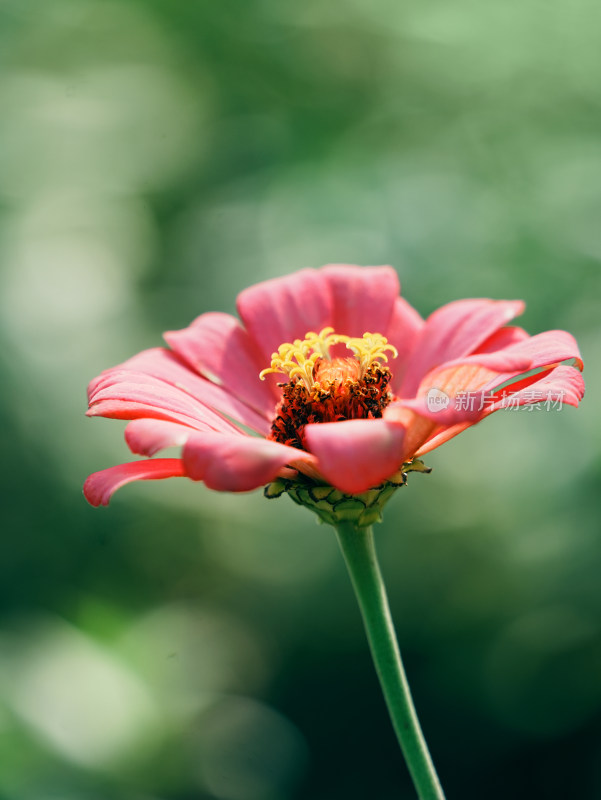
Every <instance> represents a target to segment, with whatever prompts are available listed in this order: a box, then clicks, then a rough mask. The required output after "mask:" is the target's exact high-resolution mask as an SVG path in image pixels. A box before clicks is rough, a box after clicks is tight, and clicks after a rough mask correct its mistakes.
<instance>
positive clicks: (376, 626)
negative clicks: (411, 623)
mask: <svg viewBox="0 0 601 800" xmlns="http://www.w3.org/2000/svg"><path fill="white" fill-rule="evenodd" d="M336 532H337V534H338V542H339V544H340V548H341V550H342V554H343V556H344V560H345V561H346V565H347V567H348V571H349V574H350V576H351V581H352V583H353V587H354V589H355V594H356V596H357V600H358V602H359V608H360V609H361V614H362V616H363V622H364V624H365V630H366V632H367V638H368V640H369V646H370V649H371V654H372V658H373V660H374V664H375V666H376V671H377V673H378V677H379V679H380V685H381V687H382V691H383V692H384V698H385V700H386V705H387V706H388V712H389V714H390V717H391V719H392V724H393V726H394V729H395V731H396V735H397V738H398V740H399V744H400V745H401V750H402V751H403V755H404V756H405V761H406V762H407V766H408V767H409V772H410V773H411V777H412V778H413V783H414V784H415V788H416V789H417V793H418V796H419V798H420V800H444V794H443V791H442V787H441V785H440V782H439V780H438V776H437V775H436V770H435V769H434V764H433V763H432V759H431V757H430V753H429V752H428V746H427V744H426V741H425V739H424V735H423V733H422V729H421V727H420V724H419V720H418V718H417V714H416V713H415V707H414V705H413V700H412V699H411V691H410V690H409V684H408V683H407V677H406V675H405V670H404V669H403V662H402V661H401V654H400V652H399V647H398V644H397V641H396V635H395V631H394V624H393V622H392V617H391V616H390V608H389V606H388V598H387V596H386V589H385V587H384V581H383V579H382V574H381V572H380V567H379V565H378V559H377V556H376V549H375V544H374V535H373V530H372V529H371V527H369V528H356V527H355V526H354V525H353V524H352V523H344V522H342V523H339V524H338V525H337V526H336Z"/></svg>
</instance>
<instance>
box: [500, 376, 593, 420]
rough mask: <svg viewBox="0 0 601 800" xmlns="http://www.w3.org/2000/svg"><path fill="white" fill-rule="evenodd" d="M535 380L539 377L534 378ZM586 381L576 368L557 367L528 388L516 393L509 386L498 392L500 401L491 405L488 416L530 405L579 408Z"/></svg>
mask: <svg viewBox="0 0 601 800" xmlns="http://www.w3.org/2000/svg"><path fill="white" fill-rule="evenodd" d="M532 377H534V378H536V377H539V376H532ZM584 388H585V387H584V379H583V377H582V375H581V374H580V372H579V371H578V370H577V369H576V368H575V367H569V366H565V365H561V366H559V367H555V369H553V370H552V371H551V372H550V373H548V374H547V373H544V377H541V378H540V379H539V380H534V381H532V382H531V383H529V384H528V385H527V386H526V387H524V388H520V389H519V390H518V391H516V390H515V389H516V386H515V385H511V386H508V387H507V388H506V389H505V390H501V391H500V392H497V393H496V395H497V396H498V397H499V399H498V400H497V401H496V402H495V403H492V404H490V407H489V408H487V409H486V414H487V415H488V414H492V413H493V411H498V410H499V409H502V408H507V407H517V406H523V405H529V404H531V403H545V402H547V403H555V402H557V403H561V404H562V405H563V404H564V403H565V405H568V406H576V407H577V406H578V404H579V403H580V401H581V400H582V398H583V397H584Z"/></svg>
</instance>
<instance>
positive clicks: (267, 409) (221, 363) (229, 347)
mask: <svg viewBox="0 0 601 800" xmlns="http://www.w3.org/2000/svg"><path fill="white" fill-rule="evenodd" d="M164 338H165V341H166V342H167V344H169V346H170V347H172V348H173V350H174V351H175V352H176V353H177V355H178V356H180V358H182V359H184V361H186V362H187V363H188V364H189V365H190V366H191V367H192V368H193V369H194V370H197V371H198V372H200V373H201V374H202V375H204V376H205V378H207V379H208V380H210V381H211V382H212V383H216V384H217V385H219V386H223V388H224V389H225V390H226V391H228V392H229V393H230V394H232V395H234V396H235V397H237V398H238V399H239V400H241V401H242V402H244V403H246V404H247V405H250V406H252V407H253V408H254V409H255V410H256V411H258V412H259V413H260V414H262V415H263V416H265V417H267V418H269V419H271V418H272V417H273V411H274V406H275V404H276V402H277V399H279V392H278V397H277V398H276V397H275V396H274V393H273V392H272V391H271V388H270V386H269V384H268V383H267V382H264V381H261V380H259V372H260V371H261V370H262V369H263V368H264V367H265V364H264V363H263V361H262V360H261V358H260V356H259V353H258V351H257V349H256V347H255V345H254V343H253V341H252V340H251V338H250V336H249V335H248V333H247V332H246V331H245V330H244V328H242V326H241V325H240V323H239V322H238V320H237V319H235V317H232V316H231V315H230V314H221V313H209V314H202V316H200V317H198V318H197V319H195V320H194V322H193V323H192V324H191V325H190V326H189V327H187V328H184V329H183V330H179V331H168V332H167V333H165V334H164Z"/></svg>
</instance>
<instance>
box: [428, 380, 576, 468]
mask: <svg viewBox="0 0 601 800" xmlns="http://www.w3.org/2000/svg"><path fill="white" fill-rule="evenodd" d="M537 377H538V376H534V378H535V380H532V381H530V383H529V384H528V386H527V387H526V388H523V389H520V390H518V391H515V392H512V393H509V394H508V396H507V397H501V398H500V399H498V400H497V401H496V402H495V403H492V404H487V406H486V408H485V411H484V414H483V417H487V416H489V415H490V414H492V413H493V412H495V411H499V410H501V409H504V408H514V407H519V406H523V405H528V404H530V403H540V402H543V403H545V402H549V403H554V402H557V403H562V404H565V405H570V406H578V404H579V402H580V400H582V398H583V396H584V380H583V378H582V375H581V374H580V372H579V371H578V370H577V369H575V368H574V367H567V366H559V367H555V369H553V370H552V371H551V372H550V373H548V374H547V373H545V376H544V377H543V378H541V379H540V380H536V378H537ZM511 388H513V387H508V389H507V391H508V392H510V389H511ZM472 424H473V423H471V422H464V423H461V424H458V425H452V426H451V427H449V428H443V429H442V430H439V431H437V432H435V433H434V435H433V436H431V438H429V439H428V440H427V441H426V442H425V444H423V446H422V447H420V448H419V450H418V452H417V455H418V456H419V455H422V454H424V453H428V452H430V451H431V450H434V449H435V448H436V447H440V445H441V444H444V443H445V442H447V441H449V439H452V438H454V437H455V436H457V435H458V434H459V433H462V431H464V430H465V429H466V428H469V427H470V425H472Z"/></svg>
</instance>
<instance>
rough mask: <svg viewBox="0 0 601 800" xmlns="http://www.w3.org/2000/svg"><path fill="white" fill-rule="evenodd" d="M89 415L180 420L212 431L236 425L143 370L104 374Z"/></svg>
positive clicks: (94, 395) (92, 399) (98, 384)
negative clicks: (142, 371)
mask: <svg viewBox="0 0 601 800" xmlns="http://www.w3.org/2000/svg"><path fill="white" fill-rule="evenodd" d="M90 398H91V399H90V408H89V410H88V412H87V414H88V416H89V417H98V416H100V417H113V418H116V419H136V418H138V417H144V416H148V417H158V418H161V419H170V420H172V421H176V422H183V423H185V424H187V425H190V426H192V427H196V426H198V425H200V427H202V428H204V427H205V426H207V425H208V426H209V427H211V428H213V429H215V430H223V431H232V430H237V428H236V427H235V426H234V425H233V424H232V423H231V422H230V421H229V420H227V419H225V418H224V417H222V416H221V415H220V414H218V413H216V412H215V411H213V409H212V408H209V407H208V406H205V405H204V404H203V403H200V402H199V401H198V400H196V399H195V398H194V397H191V396H190V395H189V394H187V392H185V391H182V390H181V389H177V388H175V387H173V386H170V385H169V384H166V383H164V382H163V381H160V380H158V379H156V378H153V377H151V376H150V375H146V374H144V373H136V372H128V371H120V370H115V371H111V372H110V373H105V379H104V381H103V382H102V383H97V384H96V386H95V388H94V390H93V391H92V392H91V394H90Z"/></svg>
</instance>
